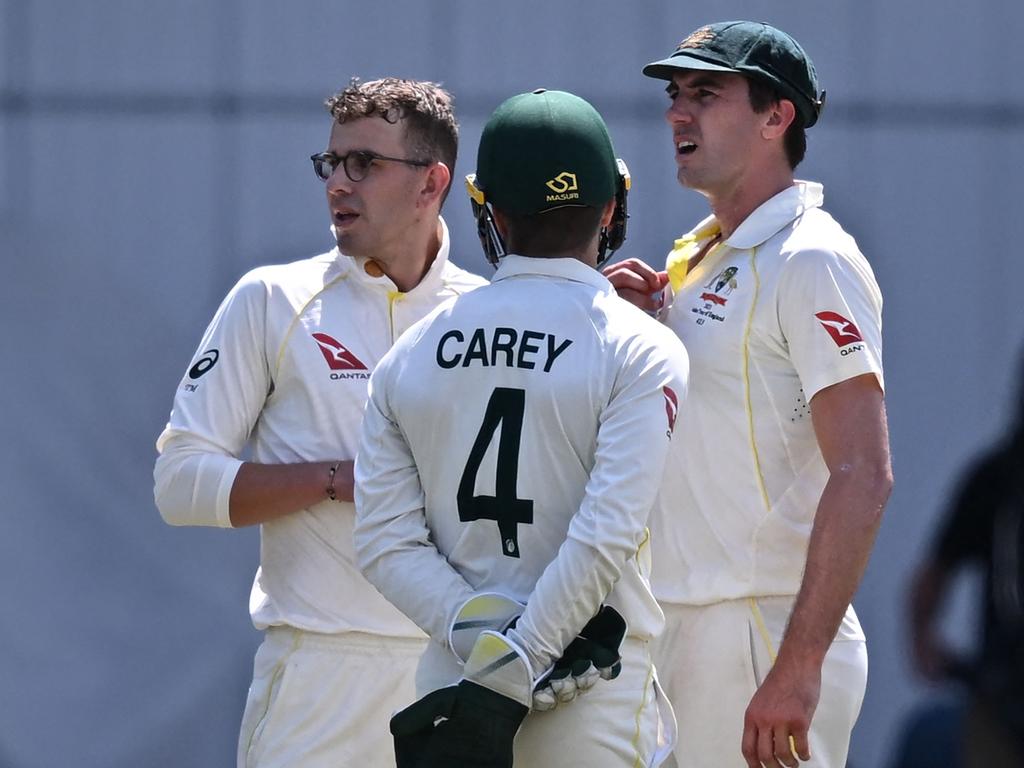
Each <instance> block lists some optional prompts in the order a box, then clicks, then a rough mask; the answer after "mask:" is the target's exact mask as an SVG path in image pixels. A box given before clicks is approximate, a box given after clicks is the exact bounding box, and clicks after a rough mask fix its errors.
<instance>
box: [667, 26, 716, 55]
mask: <svg viewBox="0 0 1024 768" xmlns="http://www.w3.org/2000/svg"><path fill="white" fill-rule="evenodd" d="M714 39H715V32H714V30H713V29H711V27H710V26H704V27H701V28H700V29H697V30H695V31H693V32H691V33H690V34H689V35H688V36H687V37H686V38H684V39H683V41H682V42H680V43H679V45H677V46H676V50H677V51H679V50H682V49H683V48H703V47H704V46H706V45H707V44H708V43H710V42H712V41H713V40H714Z"/></svg>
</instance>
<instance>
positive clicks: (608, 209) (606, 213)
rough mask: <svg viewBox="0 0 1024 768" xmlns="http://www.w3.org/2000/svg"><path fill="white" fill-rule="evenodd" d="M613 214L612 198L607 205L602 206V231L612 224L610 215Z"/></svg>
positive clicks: (613, 202)
mask: <svg viewBox="0 0 1024 768" xmlns="http://www.w3.org/2000/svg"><path fill="white" fill-rule="evenodd" d="M614 213H615V198H614V197H613V198H612V199H611V200H609V201H608V202H607V203H605V204H604V210H602V211H601V229H604V228H605V227H607V226H608V225H609V224H611V223H612V215H613V214H614Z"/></svg>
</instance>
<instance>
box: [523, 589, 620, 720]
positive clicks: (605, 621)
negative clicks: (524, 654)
mask: <svg viewBox="0 0 1024 768" xmlns="http://www.w3.org/2000/svg"><path fill="white" fill-rule="evenodd" d="M625 634H626V622H625V620H624V619H623V618H622V616H621V615H620V614H619V612H618V611H616V610H615V609H614V608H612V607H611V606H607V605H603V606H601V609H600V610H599V611H598V612H597V615H596V616H594V618H592V619H591V620H590V621H588V622H587V624H586V626H584V627H583V629H581V630H580V634H579V635H578V636H577V637H576V639H574V640H573V641H572V642H571V643H569V647H568V648H566V649H565V653H563V654H562V657H561V658H560V659H558V661H556V662H555V665H554V667H553V668H552V670H551V672H550V673H549V674H548V675H546V676H545V677H544V678H543V679H542V680H541V681H540V682H539V683H538V684H537V687H536V689H535V690H534V693H533V708H534V709H536V710H539V711H546V710H549V709H554V708H555V707H557V706H558V705H559V704H562V703H566V702H570V701H572V700H573V699H575V698H576V696H578V695H579V694H581V693H583V692H585V691H587V690H589V689H590V688H593V687H594V685H595V684H596V683H597V681H598V680H613V679H615V678H616V677H618V675H619V672H621V671H622V663H621V661H620V657H619V645H620V643H621V642H622V639H623V637H625Z"/></svg>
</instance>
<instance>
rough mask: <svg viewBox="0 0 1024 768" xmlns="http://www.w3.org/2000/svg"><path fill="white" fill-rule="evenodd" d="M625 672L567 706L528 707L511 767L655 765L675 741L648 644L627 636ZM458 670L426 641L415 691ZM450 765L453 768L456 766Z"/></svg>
mask: <svg viewBox="0 0 1024 768" xmlns="http://www.w3.org/2000/svg"><path fill="white" fill-rule="evenodd" d="M619 650H620V653H621V654H622V672H621V673H620V674H619V676H618V677H616V678H615V679H614V680H599V681H598V682H597V683H596V684H595V685H594V687H593V688H591V689H590V690H589V691H587V692H586V693H584V694H582V695H581V696H578V697H577V698H576V699H575V700H574V701H572V702H570V703H568V704H559V705H558V706H557V707H556V708H555V709H553V710H549V711H547V712H530V713H529V714H528V715H527V716H526V719H525V720H524V721H523V724H522V726H521V727H520V729H519V733H517V734H516V740H515V746H514V753H513V762H514V763H515V768H653V767H654V766H657V765H660V764H661V763H662V761H663V760H664V759H665V757H666V756H667V755H668V753H669V752H670V751H671V748H672V745H673V744H674V742H675V718H674V717H673V715H672V707H671V705H670V704H669V703H668V698H667V697H666V696H665V694H664V692H663V691H662V690H661V686H660V685H658V682H657V677H656V675H655V671H654V665H653V663H652V662H651V652H650V643H649V641H647V640H641V639H639V638H635V637H627V638H626V639H625V640H623V641H622V646H621V647H620V649H619ZM461 675H462V667H461V665H460V664H459V662H458V659H456V658H455V656H454V654H452V653H451V652H450V651H448V650H446V649H444V648H442V647H441V646H440V645H438V644H437V643H428V645H427V652H426V653H425V654H424V656H423V663H422V664H421V666H420V671H419V676H418V678H417V689H418V691H419V693H420V696H425V695H426V694H427V693H429V692H430V691H433V690H436V689H438V688H441V687H443V686H445V685H451V684H453V683H455V682H457V681H458V679H459V677H460V676H461ZM453 768H454V767H453Z"/></svg>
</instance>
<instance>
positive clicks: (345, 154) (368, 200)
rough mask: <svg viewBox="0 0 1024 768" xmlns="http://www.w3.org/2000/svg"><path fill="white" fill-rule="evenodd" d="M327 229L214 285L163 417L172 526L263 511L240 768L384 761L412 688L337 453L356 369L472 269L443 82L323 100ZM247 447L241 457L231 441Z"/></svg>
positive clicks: (353, 431)
mask: <svg viewBox="0 0 1024 768" xmlns="http://www.w3.org/2000/svg"><path fill="white" fill-rule="evenodd" d="M327 107H328V110H329V111H330V113H331V116H332V118H333V119H332V125H331V132H330V140H329V143H328V146H327V150H326V151H325V152H319V153H317V154H315V155H313V157H312V158H311V159H312V162H313V169H314V171H315V172H316V175H317V176H318V177H319V178H320V179H321V180H322V181H323V182H325V185H326V190H325V191H326V199H327V205H328V209H329V213H330V216H331V224H332V230H333V233H334V237H335V240H336V241H337V247H335V248H334V249H332V250H331V251H328V252H327V253H324V254H322V255H320V256H316V257H314V258H311V259H305V260H302V261H296V262H293V263H291V264H285V265H278V266H267V267H259V268H257V269H255V270H253V271H252V272H250V273H249V274H247V275H245V276H244V277H243V278H242V279H241V280H240V281H239V282H238V284H237V285H236V286H235V287H234V288H233V289H232V290H231V292H230V293H229V294H228V296H227V298H225V299H224V301H223V303H222V304H221V307H220V309H219V310H218V311H217V314H216V315H215V316H214V318H213V321H212V322H211V323H210V326H209V328H207V330H206V333H205V335H204V336H203V339H202V341H201V343H200V345H199V349H198V351H197V352H196V356H195V359H194V360H193V362H192V364H191V365H190V367H189V368H188V371H187V373H186V374H185V376H184V377H183V378H182V380H181V383H180V385H179V387H178V391H177V394H176V396H175V398H174V409H173V410H172V411H171V417H170V421H169V423H168V424H167V428H166V429H165V430H164V432H163V433H162V434H161V435H160V438H159V440H158V442H157V448H158V450H159V451H160V456H159V458H158V459H157V462H156V469H155V481H156V491H155V493H156V502H157V506H158V507H159V509H160V513H161V514H162V515H163V517H164V519H165V520H166V521H167V522H169V523H171V524H173V525H209V526H219V527H222V528H237V527H242V526H247V525H255V524H259V525H260V566H259V569H258V570H257V572H256V579H255V582H254V583H253V587H252V595H251V597H250V602H249V609H250V613H251V615H252V620H253V624H255V626H256V627H257V628H258V629H261V630H265V631H266V637H265V639H264V641H263V643H262V645H260V648H259V650H258V651H257V654H256V660H255V665H254V673H253V681H252V685H251V687H250V689H249V697H248V701H247V703H246V708H245V713H244V715H243V718H242V728H241V733H240V736H239V744H238V766H239V768H284V767H285V766H288V767H289V768H293V767H294V766H302V768H338V767H339V766H359V768H388V766H393V765H394V749H393V746H392V741H391V736H390V734H389V733H388V729H387V722H388V718H389V717H390V716H391V713H392V712H393V711H394V710H396V709H398V708H401V707H404V706H406V705H407V704H409V703H410V702H411V701H413V700H414V698H415V686H414V675H415V667H416V663H417V660H418V659H419V656H420V654H421V653H422V651H423V647H424V638H423V634H422V633H421V632H420V630H419V629H418V628H417V627H416V626H415V625H414V624H413V623H412V622H410V621H409V620H408V619H407V618H406V617H404V616H402V615H401V614H400V613H399V612H398V611H397V610H395V608H394V607H393V606H391V605H390V604H388V603H387V601H385V600H384V599H383V598H382V597H381V596H380V595H379V594H378V593H377V591H376V590H375V589H374V588H373V587H372V586H371V585H370V584H368V583H367V582H366V580H365V579H364V578H363V577H362V574H360V573H359V570H358V569H357V567H356V563H355V555H354V553H353V551H352V526H353V523H354V518H355V509H354V507H353V504H352V468H353V460H354V459H355V455H356V448H357V446H358V436H359V425H360V421H361V419H362V413H363V406H364V404H365V402H366V393H367V390H366V387H367V382H368V380H369V376H370V372H371V371H372V370H373V368H374V367H375V365H376V364H377V362H378V361H379V360H380V359H381V357H382V356H383V355H384V353H385V352H386V351H387V349H388V348H389V347H390V346H391V344H392V343H393V342H394V340H395V339H396V338H397V337H398V336H399V335H400V334H401V333H402V331H403V330H405V329H406V328H408V327H409V326H410V325H412V324H413V323H414V322H416V321H417V320H419V319H420V318H422V317H423V316H425V315H426V314H427V313H428V312H430V311H431V310H432V309H433V308H434V307H436V306H437V305H438V304H440V303H442V302H443V301H445V300H447V299H448V298H450V297H452V296H457V295H459V294H462V293H465V292H467V291H470V290H471V289H473V288H476V287H477V286H478V285H480V284H482V283H483V282H485V281H484V280H482V279H481V278H478V277H476V276H474V275H470V274H469V273H467V272H465V271H463V270H461V269H459V268H458V267H456V266H455V265H454V264H452V263H451V262H450V261H449V260H448V250H449V240H448V229H447V227H446V225H445V223H444V221H443V220H442V219H441V218H440V215H439V214H440V210H441V205H442V203H443V201H444V199H445V196H446V194H447V192H448V188H449V184H450V181H451V169H453V168H454V167H455V157H456V150H457V144H458V126H457V124H456V122H455V116H454V114H453V112H452V104H451V97H450V96H449V94H448V93H447V92H445V91H444V90H442V89H441V88H439V87H438V86H437V85H435V84H433V83H427V82H420V81H413V80H399V79H396V78H385V79H383V80H375V81H371V82H366V83H359V82H358V81H353V82H352V83H351V84H350V85H349V86H348V87H347V88H345V89H343V90H342V91H340V92H339V93H337V94H335V95H334V96H333V97H331V98H330V99H329V100H328V101H327ZM246 445H249V446H251V451H252V453H251V459H249V460H246V461H243V460H242V459H241V458H240V456H241V455H242V451H243V449H244V448H245V447H246Z"/></svg>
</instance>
